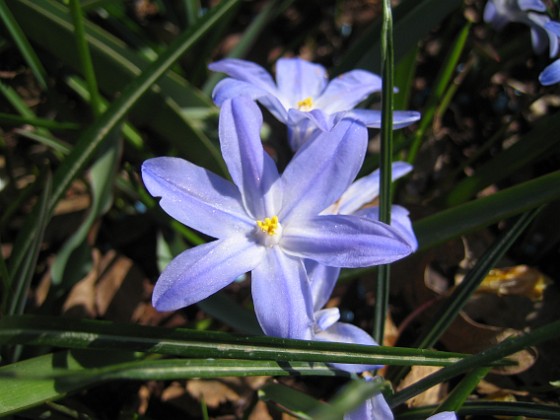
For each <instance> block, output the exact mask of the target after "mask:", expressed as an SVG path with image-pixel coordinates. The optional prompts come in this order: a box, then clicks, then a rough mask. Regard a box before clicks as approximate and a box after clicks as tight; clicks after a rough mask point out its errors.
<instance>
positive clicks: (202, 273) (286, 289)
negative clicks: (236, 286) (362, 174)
mask: <svg viewBox="0 0 560 420" xmlns="http://www.w3.org/2000/svg"><path fill="white" fill-rule="evenodd" d="M261 125H262V114H261V112H260V110H259V108H258V106H257V105H256V104H255V103H254V102H253V101H252V100H251V99H249V98H247V97H238V98H234V99H232V100H227V101H224V103H223V104H222V110H221V113H220V122H219V135H220V144H221V150H222V155H223V157H224V160H225V162H226V165H227V168H228V171H229V174H230V176H231V178H232V180H233V183H232V182H229V181H227V180H225V179H223V178H221V177H219V176H218V175H216V174H214V173H212V172H210V171H208V170H206V169H204V168H201V167H199V166H196V165H194V164H192V163H190V162H187V161H185V160H182V159H179V158H171V157H161V158H154V159H149V160H147V161H146V162H144V164H143V165H142V178H143V180H144V183H145V185H146V188H147V189H148V191H149V192H150V193H151V194H152V195H153V196H155V197H162V199H161V201H160V205H161V207H162V208H163V209H164V210H165V211H166V212H167V213H168V214H169V215H171V216H172V217H174V218H175V219H177V220H179V221H180V222H182V223H184V224H185V225H187V226H190V227H192V228H193V229H196V230H198V231H200V232H202V233H204V234H206V235H208V236H211V237H213V238H217V239H216V240H215V241H212V242H209V243H207V244H204V245H200V246H197V247H194V248H191V249H187V250H186V251H184V252H183V253H181V254H179V255H178V256H177V257H176V258H175V259H173V260H172V261H171V263H170V264H169V265H168V266H167V267H166V269H165V270H164V271H163V272H162V273H161V276H160V278H159V279H158V281H157V283H156V286H155V288H154V293H153V298H152V301H153V304H154V307H155V308H156V309H158V310H161V311H166V310H175V309H178V308H181V307H185V306H188V305H191V304H193V303H196V302H198V301H200V300H202V299H204V298H206V297H207V296H209V295H211V294H213V293H215V292H216V291H218V290H220V289H222V288H223V287H225V286H227V285H228V284H229V283H231V282H233V281H234V280H235V278H237V277H238V276H239V275H241V274H244V273H246V272H249V271H250V272H251V277H252V283H251V288H252V295H253V302H254V306H255V312H256V315H257V318H258V320H259V323H260V325H261V327H262V329H263V331H264V332H265V333H266V334H267V335H272V336H278V337H289V338H302V339H304V338H310V337H309V331H310V329H309V326H310V325H312V324H313V322H314V313H313V303H312V297H311V288H310V285H309V280H308V277H307V273H306V270H305V267H304V260H311V261H315V262H317V263H319V264H324V265H331V266H335V267H361V266H369V265H375V264H385V263H389V262H391V261H394V260H397V259H399V258H402V257H404V256H406V255H408V254H410V252H411V251H412V248H411V246H410V245H409V243H408V242H407V240H406V238H404V237H403V236H402V235H401V233H400V232H399V231H398V229H395V228H393V227H391V226H388V225H385V224H383V223H380V222H376V221H373V220H368V219H365V218H361V217H355V216H346V215H320V212H321V211H322V210H324V209H325V208H326V207H328V206H329V205H330V204H332V203H333V202H334V201H335V200H336V199H338V198H339V197H340V196H341V195H342V193H343V192H344V191H345V190H346V188H347V187H348V186H349V185H350V183H351V182H352V180H353V179H354V177H355V176H356V174H357V173H358V170H359V169H360V166H361V164H362V161H363V158H364V155H365V151H366V146H367V130H366V128H365V127H364V126H363V125H362V124H361V123H359V122H356V121H354V120H349V119H342V120H341V121H340V122H339V123H338V124H337V125H336V126H335V127H334V128H333V129H332V131H330V132H325V133H322V134H321V135H319V136H318V137H317V138H316V139H315V140H314V141H312V142H309V143H308V144H307V145H306V147H303V148H301V149H300V150H299V151H298V153H296V155H295V156H294V158H293V159H292V160H291V162H290V163H289V164H288V166H287V167H286V169H285V171H284V173H283V174H282V175H280V174H279V173H278V170H277V168H276V165H275V163H274V161H273V160H272V158H271V157H270V156H269V155H268V154H267V153H266V152H264V150H263V147H262V144H261V140H260V137H259V132H260V128H261Z"/></svg>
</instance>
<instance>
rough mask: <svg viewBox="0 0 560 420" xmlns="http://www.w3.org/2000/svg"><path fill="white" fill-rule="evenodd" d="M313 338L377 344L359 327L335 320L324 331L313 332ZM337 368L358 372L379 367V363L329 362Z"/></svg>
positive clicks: (327, 340)
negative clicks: (335, 321)
mask: <svg viewBox="0 0 560 420" xmlns="http://www.w3.org/2000/svg"><path fill="white" fill-rule="evenodd" d="M315 340H318V341H326V342H336V343H350V344H363V345H366V346H377V343H376V342H375V340H374V339H373V338H372V337H371V335H369V334H368V333H366V332H365V331H364V330H362V329H361V328H358V327H356V326H355V325H352V324H346V323H344V322H337V323H335V324H333V325H332V326H330V327H329V328H327V329H326V330H324V331H320V332H318V333H317V334H315ZM330 364H331V365H332V366H334V367H336V368H337V369H340V370H344V371H346V372H351V373H358V372H364V371H366V370H375V369H380V368H381V367H382V366H381V365H371V364H369V365H368V364H351V363H330Z"/></svg>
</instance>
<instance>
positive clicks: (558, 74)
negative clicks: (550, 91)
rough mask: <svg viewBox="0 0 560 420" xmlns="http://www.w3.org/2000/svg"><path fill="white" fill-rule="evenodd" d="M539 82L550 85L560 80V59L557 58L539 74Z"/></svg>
mask: <svg viewBox="0 0 560 420" xmlns="http://www.w3.org/2000/svg"><path fill="white" fill-rule="evenodd" d="M539 82H540V83H541V85H543V86H550V85H553V84H555V83H558V82H560V60H556V61H555V62H553V63H552V64H549V65H548V66H547V67H545V69H544V70H543V71H542V73H541V74H539Z"/></svg>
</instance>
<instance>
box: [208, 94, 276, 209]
mask: <svg viewBox="0 0 560 420" xmlns="http://www.w3.org/2000/svg"><path fill="white" fill-rule="evenodd" d="M261 126H262V114H261V111H260V110H259V107H258V106H257V105H256V104H255V103H254V102H253V101H252V100H251V99H249V98H247V97H244V96H240V97H237V98H233V99H231V100H228V101H226V102H224V103H223V105H222V110H221V112H220V126H219V132H220V144H221V147H222V155H223V157H224V160H225V162H226V164H227V167H228V170H229V173H230V175H231V178H232V179H233V182H234V183H235V184H236V185H237V187H238V188H239V189H240V191H241V192H242V197H243V201H244V203H245V206H246V207H247V210H248V211H249V212H250V214H252V215H253V216H254V217H255V219H257V220H261V219H263V218H265V217H272V216H274V215H276V214H277V212H278V210H279V207H280V205H281V199H282V198H281V196H280V195H279V190H278V188H275V187H273V184H274V183H275V182H276V181H277V180H278V179H279V178H280V176H279V174H278V170H277V169H276V164H275V163H274V161H273V160H272V158H271V157H270V156H269V155H268V153H266V152H265V151H264V149H263V146H262V143H261V138H260V130H261Z"/></svg>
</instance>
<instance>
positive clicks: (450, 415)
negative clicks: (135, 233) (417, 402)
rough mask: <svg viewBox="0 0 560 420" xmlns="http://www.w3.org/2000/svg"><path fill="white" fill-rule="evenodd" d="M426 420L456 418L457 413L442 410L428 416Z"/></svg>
mask: <svg viewBox="0 0 560 420" xmlns="http://www.w3.org/2000/svg"><path fill="white" fill-rule="evenodd" d="M426 420H457V415H456V414H455V413H454V412H453V411H442V412H441V413H437V414H434V415H433V416H430V417H428V418H427V419H426Z"/></svg>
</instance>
